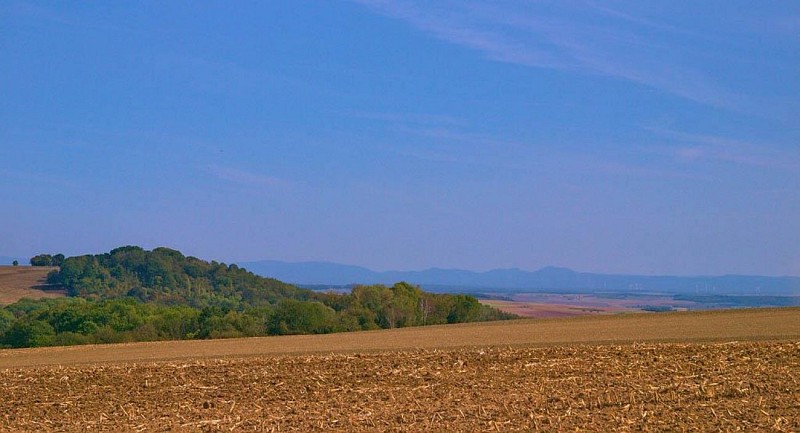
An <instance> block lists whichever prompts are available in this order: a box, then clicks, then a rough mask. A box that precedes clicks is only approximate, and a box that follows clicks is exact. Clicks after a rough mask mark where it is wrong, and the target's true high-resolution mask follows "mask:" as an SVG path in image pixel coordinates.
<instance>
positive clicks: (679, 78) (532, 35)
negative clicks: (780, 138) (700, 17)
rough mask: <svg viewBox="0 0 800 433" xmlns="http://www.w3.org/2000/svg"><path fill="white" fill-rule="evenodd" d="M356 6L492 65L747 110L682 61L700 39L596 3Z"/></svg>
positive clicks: (366, 1)
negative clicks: (594, 79) (602, 80)
mask: <svg viewBox="0 0 800 433" xmlns="http://www.w3.org/2000/svg"><path fill="white" fill-rule="evenodd" d="M355 1H356V2H358V3H360V4H363V5H365V6H367V7H369V8H370V9H372V10H374V11H376V12H377V13H380V14H383V15H386V16H389V17H393V18H396V19H400V20H403V21H406V22H408V23H409V24H411V25H413V26H414V27H416V28H418V29H420V30H423V31H425V32H428V33H430V34H432V35H433V36H435V37H436V38H438V39H441V40H444V41H447V42H450V43H453V44H457V45H460V46H464V47H467V48H470V49H473V50H477V51H478V52H480V53H482V54H483V55H484V56H485V57H486V58H488V59H491V60H495V61H500V62H507V63H512V64H518V65H523V66H529V67H537V68H548V69H556V70H562V71H568V72H572V73H588V74H593V75H600V76H608V77H612V78H616V79H620V80H626V81H630V82H634V83H637V84H640V85H645V86H648V87H651V88H654V89H658V90H661V91H664V92H667V93H670V94H673V95H676V96H679V97H681V98H684V99H687V100H691V101H695V102H698V103H702V104H705V105H709V106H714V107H719V108H726V109H730V110H734V111H742V112H745V111H749V109H748V108H747V107H748V105H749V103H750V102H751V101H750V100H749V98H748V97H746V96H744V95H740V94H737V93H736V92H733V91H731V90H729V89H726V88H724V87H723V86H721V85H719V84H718V83H716V82H715V80H714V79H713V78H712V77H713V74H711V73H708V72H705V71H704V70H703V68H701V67H693V66H692V65H691V64H690V63H689V62H686V61H684V60H683V59H684V58H685V57H688V56H686V54H687V51H691V47H692V41H693V40H694V41H696V40H697V39H699V38H702V36H700V34H699V33H696V32H692V31H690V30H686V29H681V28H678V27H676V26H674V25H670V24H666V23H659V22H657V21H654V20H652V19H647V18H642V17H637V16H635V15H634V14H632V13H627V12H626V13H623V12H620V11H618V10H616V9H612V8H610V7H605V6H598V5H597V4H596V3H594V2H566V1H565V2H556V3H547V4H540V3H521V2H492V3H491V5H489V6H487V5H486V4H478V3H475V2H468V1H459V2H447V3H444V4H443V3H441V2H436V3H432V2H422V1H416V0H355ZM676 40H678V41H679V42H676ZM706 42H707V40H706Z"/></svg>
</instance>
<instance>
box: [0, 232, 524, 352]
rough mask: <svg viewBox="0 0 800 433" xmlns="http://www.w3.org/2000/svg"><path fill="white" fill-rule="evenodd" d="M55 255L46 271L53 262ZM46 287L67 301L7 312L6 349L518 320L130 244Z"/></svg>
mask: <svg viewBox="0 0 800 433" xmlns="http://www.w3.org/2000/svg"><path fill="white" fill-rule="evenodd" d="M42 256H48V255H40V256H37V257H42ZM57 256H58V255H56V256H48V257H50V262H49V263H50V264H47V265H40V266H52V265H53V263H54V262H53V261H52V259H53V258H55V257H57ZM37 262H39V263H44V262H45V261H44V260H41V261H37ZM31 263H32V264H33V260H31ZM48 282H49V283H51V284H56V285H60V286H62V287H64V288H65V289H66V290H67V293H68V295H69V296H68V297H67V298H61V299H43V300H36V301H33V300H21V301H19V302H17V303H15V304H12V305H9V306H6V307H5V308H3V309H2V310H0V345H3V346H5V347H35V346H49V345H71V344H88V343H111V342H129V341H153V340H168V339H202V338H228V337H245V336H262V335H284V334H315V333H330V332H343V331H357V330H370V329H385V328H398V327H406V326H420V325H432V324H443V323H458V322H472V321H483V320H501V319H510V318H514V317H516V316H514V315H511V314H507V313H504V312H501V311H499V310H496V309H494V308H491V307H488V306H486V305H483V304H480V303H479V302H478V300H477V299H476V298H474V297H472V296H467V295H449V294H433V293H428V292H424V291H423V290H421V289H420V288H419V287H417V286H414V285H411V284H408V283H404V282H401V283H397V284H394V285H393V286H384V285H362V286H355V287H354V288H353V289H352V291H351V292H350V293H348V294H337V293H322V292H315V291H311V290H307V289H302V288H299V287H296V286H293V285H290V284H286V283H283V282H281V281H278V280H275V279H271V278H264V277H260V276H257V275H255V274H253V273H252V272H249V271H247V270H246V269H243V268H240V267H238V266H236V265H226V264H224V263H218V262H215V261H211V262H207V261H204V260H200V259H198V258H195V257H186V256H184V255H183V254H181V253H180V252H179V251H176V250H172V249H169V248H156V249H154V250H152V251H147V250H144V249H142V248H140V247H133V246H128V247H122V248H117V249H115V250H112V251H111V252H109V253H106V254H99V255H84V256H77V257H69V258H64V259H62V260H61V261H60V268H59V270H55V271H53V272H51V273H50V274H49V275H48Z"/></svg>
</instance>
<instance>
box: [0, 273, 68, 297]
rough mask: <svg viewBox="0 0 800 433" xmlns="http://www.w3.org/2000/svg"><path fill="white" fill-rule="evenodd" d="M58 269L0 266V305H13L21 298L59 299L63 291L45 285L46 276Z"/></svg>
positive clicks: (63, 294)
mask: <svg viewBox="0 0 800 433" xmlns="http://www.w3.org/2000/svg"><path fill="white" fill-rule="evenodd" d="M55 269H58V268H53V267H49V266H0V305H8V304H13V303H14V302H17V301H19V300H20V299H22V298H31V299H40V298H59V297H62V296H65V294H66V293H65V292H64V290H59V289H53V288H51V287H49V286H48V284H47V274H48V273H50V271H52V270H55ZM43 289H45V290H43Z"/></svg>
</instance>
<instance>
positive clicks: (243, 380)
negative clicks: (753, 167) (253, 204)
mask: <svg viewBox="0 0 800 433" xmlns="http://www.w3.org/2000/svg"><path fill="white" fill-rule="evenodd" d="M756 340H764V341H756ZM635 341H639V343H635ZM643 341H644V343H643ZM537 346H538V347H537ZM59 364H60V365H59ZM0 368H2V370H0V386H2V390H3V392H2V393H0V430H3V431H86V430H92V431H171V430H181V431H356V432H358V431H386V430H389V431H568V430H575V429H579V430H583V431H587V430H588V431H608V430H616V431H709V430H710V431H719V430H721V431H737V430H738V431H800V383H798V378H800V310H798V309H796V308H794V309H792V308H790V309H772V310H747V311H741V310H740V311H729V312H703V313H681V314H677V313H676V314H668V315H635V316H606V317H602V318H601V317H592V318H581V319H563V320H545V321H512V322H505V323H500V322H495V323H485V324H466V325H460V326H438V327H427V328H407V329H398V330H390V331H379V332H362V333H349V334H336V335H321V336H292V337H278V338H253V339H237V340H218V341H183V342H158V343H135V344H122V345H102V346H83V347H68V348H42V349H21V350H3V351H0Z"/></svg>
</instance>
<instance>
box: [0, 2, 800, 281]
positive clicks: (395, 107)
mask: <svg viewBox="0 0 800 433" xmlns="http://www.w3.org/2000/svg"><path fill="white" fill-rule="evenodd" d="M0 26H2V28H3V37H2V38H1V39H0V46H1V47H2V51H0V52H2V53H3V54H2V58H3V61H2V62H0V92H2V94H3V95H4V97H3V98H1V99H0V182H2V185H3V187H2V188H0V203H2V204H0V255H8V256H12V257H13V256H14V255H19V254H23V257H24V256H28V257H30V256H32V255H35V254H38V253H63V254H66V255H68V256H69V255H77V254H87V253H92V254H98V253H103V252H108V251H109V250H111V249H113V248H116V247H119V246H124V245H138V246H142V247H144V248H147V249H152V248H154V247H158V246H166V247H170V248H175V249H178V250H180V251H182V252H183V253H184V254H187V255H193V256H197V257H200V258H203V259H208V260H218V261H225V262H248V261H257V260H265V259H273V260H281V261H287V262H301V261H325V262H334V263H343V264H350V265H356V266H362V267H365V268H368V269H372V270H379V271H380V270H421V269H428V268H433V267H438V268H446V269H465V270H473V271H479V272H480V271H486V270H490V269H498V268H520V269H524V270H531V271H534V270H537V269H540V268H542V267H546V266H557V267H566V268H570V269H573V270H576V271H580V272H594V273H611V274H638V275H686V276H694V275H728V274H736V275H765V276H789V275H800V124H798V121H797V119H798V118H800V85H798V83H799V82H798V80H797V77H798V76H799V75H800V57H798V52H800V40H799V39H798V37H797V35H798V34H800V4H799V3H797V2H790V1H776V2H770V3H764V4H758V7H746V6H742V5H738V4H735V3H730V2H723V3H717V2H712V3H698V2H689V1H677V2H669V3H664V4H651V3H641V2H633V1H611V2H604V3H602V4H599V3H595V2H591V1H574V2H571V1H570V2H555V3H546V4H541V3H535V2H534V3H531V2H524V1H514V0H509V1H500V2H478V1H460V2H450V1H446V2H443V3H436V4H435V5H434V4H432V3H430V2H424V1H420V0H357V1H339V2H308V1H296V2H286V3H284V2H242V3H237V4H236V5H231V4H230V3H226V2H215V1H209V2H203V3H197V4H191V5H190V6H187V5H184V4H177V3H168V2H167V3H146V4H142V3H116V2H103V3H84V4H71V3H59V2H48V1H43V2H28V1H11V2H6V3H3V4H1V5H0Z"/></svg>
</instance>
